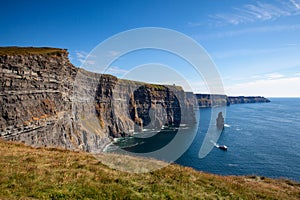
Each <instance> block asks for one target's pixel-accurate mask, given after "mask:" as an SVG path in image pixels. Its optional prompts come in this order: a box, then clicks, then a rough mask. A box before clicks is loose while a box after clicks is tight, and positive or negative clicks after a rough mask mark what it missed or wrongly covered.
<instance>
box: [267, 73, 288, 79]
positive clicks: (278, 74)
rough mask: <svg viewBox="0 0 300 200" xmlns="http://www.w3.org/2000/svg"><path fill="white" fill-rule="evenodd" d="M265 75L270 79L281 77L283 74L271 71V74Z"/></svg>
mask: <svg viewBox="0 0 300 200" xmlns="http://www.w3.org/2000/svg"><path fill="white" fill-rule="evenodd" d="M265 76H266V77H267V79H269V80H271V79H279V78H283V77H284V75H283V74H280V73H278V72H275V73H271V74H266V75H265Z"/></svg>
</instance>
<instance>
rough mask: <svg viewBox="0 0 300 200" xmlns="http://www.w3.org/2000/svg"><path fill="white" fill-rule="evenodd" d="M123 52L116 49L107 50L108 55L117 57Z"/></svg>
mask: <svg viewBox="0 0 300 200" xmlns="http://www.w3.org/2000/svg"><path fill="white" fill-rule="evenodd" d="M120 53H121V52H119V51H115V50H111V51H108V52H107V57H116V56H118V55H120Z"/></svg>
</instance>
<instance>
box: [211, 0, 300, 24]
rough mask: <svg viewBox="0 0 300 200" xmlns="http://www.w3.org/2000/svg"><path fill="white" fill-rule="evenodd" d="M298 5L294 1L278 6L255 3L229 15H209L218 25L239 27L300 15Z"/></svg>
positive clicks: (281, 2) (232, 11) (284, 2)
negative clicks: (240, 25)
mask: <svg viewBox="0 0 300 200" xmlns="http://www.w3.org/2000/svg"><path fill="white" fill-rule="evenodd" d="M299 8H300V3H299V2H297V1H296V0H290V1H288V2H287V1H279V3H278V5H272V4H270V3H262V2H256V3H255V4H246V5H243V6H242V7H240V8H232V9H231V12H230V13H219V14H215V15H210V16H209V17H210V18H211V19H213V21H214V22H216V23H217V24H218V25H224V24H231V25H239V24H246V23H251V22H255V21H266V20H274V19H278V18H280V17H285V16H293V15H298V14H300V12H299V11H300V9H299Z"/></svg>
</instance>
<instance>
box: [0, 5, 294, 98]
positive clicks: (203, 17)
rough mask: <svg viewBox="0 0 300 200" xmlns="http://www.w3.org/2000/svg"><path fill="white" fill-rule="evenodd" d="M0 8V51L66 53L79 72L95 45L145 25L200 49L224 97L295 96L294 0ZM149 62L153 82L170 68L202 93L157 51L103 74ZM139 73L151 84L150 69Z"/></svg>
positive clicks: (195, 80)
mask: <svg viewBox="0 0 300 200" xmlns="http://www.w3.org/2000/svg"><path fill="white" fill-rule="evenodd" d="M1 8H2V9H1V12H0V22H1V26H0V46H50V47H60V48H66V49H68V51H69V53H70V54H69V57H70V60H71V62H72V63H73V64H74V65H75V66H78V67H80V66H83V65H82V63H83V62H84V61H85V59H86V56H87V55H89V53H90V52H91V51H92V50H93V49H94V48H95V47H97V45H99V44H100V43H102V42H103V41H105V40H107V39H108V38H110V37H112V36H114V35H116V34H119V33H121V32H124V31H127V30H130V29H136V28H143V27H160V28H166V29H172V30H175V31H178V32H180V33H182V34H185V35H187V36H188V37H190V38H192V39H193V40H195V41H196V42H197V43H199V45H201V46H202V47H203V49H204V50H205V51H206V52H207V54H208V55H209V56H210V58H211V59H212V61H213V63H214V64H215V66H216V68H217V70H218V72H219V74H220V77H221V79H222V82H223V86H224V89H225V93H226V94H228V95H246V96H250V95H251V96H253V95H259V96H266V97H300V0H268V1H266V0H258V1H249V0H201V1H198V0H185V1H183V0H181V1H179V0H123V1H121V0H98V1H93V0H90V1H79V0H72V1H71V0H61V1H58V0H57V1H53V0H52V1H49V0H44V1H41V0H27V1H22V0H19V1H16V0H10V1H3V2H1ZM128 42H129V43H130V42H132V41H128ZM174 43H176V41H174ZM109 53H110V54H112V55H116V54H118V51H110V52H109ZM149 63H156V66H154V67H152V70H159V69H160V68H161V69H162V71H161V72H159V73H156V77H155V76H154V77H155V78H157V79H158V80H163V78H162V79H159V78H158V77H166V76H167V75H168V74H169V73H167V72H165V71H164V70H165V69H167V68H168V67H171V68H173V69H174V70H173V71H175V72H176V73H177V75H178V74H179V76H180V75H181V76H182V77H183V79H184V80H186V81H187V82H188V84H189V86H190V87H191V88H192V91H194V92H202V93H205V92H207V88H205V84H203V79H201V76H199V75H197V76H196V75H195V73H194V72H193V71H192V70H189V68H191V66H190V64H189V63H187V62H186V61H185V60H183V59H181V58H178V57H176V56H174V55H172V54H170V53H168V52H163V51H159V50H151V49H145V50H141V51H137V52H131V53H129V54H126V55H122V56H121V57H120V58H119V59H118V60H116V61H114V62H113V63H112V64H111V67H110V68H109V69H108V70H107V72H108V73H111V74H114V75H116V76H118V77H121V78H122V77H123V78H135V77H136V78H138V77H142V76H140V75H139V76H137V75H135V73H129V72H133V71H134V70H135V71H136V72H137V73H136V74H138V72H140V71H141V70H138V69H137V66H143V67H144V68H143V69H145V70H146V68H145V66H147V65H149ZM164 66H166V67H164ZM150 68H151V67H150ZM146 71H147V70H146ZM145 74H148V75H149V76H148V78H149V77H150V74H151V70H150V72H149V73H148V72H147V73H145ZM177 75H175V73H174V76H172V77H176V78H177V77H178V76H177ZM146 79H147V76H145V77H144V80H146ZM149 81H151V80H149ZM170 81H171V82H170V83H173V82H175V80H173V79H172V80H170ZM176 84H177V82H176ZM178 84H180V83H178Z"/></svg>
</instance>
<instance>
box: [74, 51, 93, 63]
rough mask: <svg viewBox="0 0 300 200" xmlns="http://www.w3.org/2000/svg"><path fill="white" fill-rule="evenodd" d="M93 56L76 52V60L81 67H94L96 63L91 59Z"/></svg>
mask: <svg viewBox="0 0 300 200" xmlns="http://www.w3.org/2000/svg"><path fill="white" fill-rule="evenodd" d="M94 57H95V56H93V55H91V54H89V53H87V52H85V51H76V60H77V61H78V62H79V63H80V64H81V65H82V64H83V63H84V64H85V65H94V64H95V63H96V61H95V60H94V59H93V58H94Z"/></svg>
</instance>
